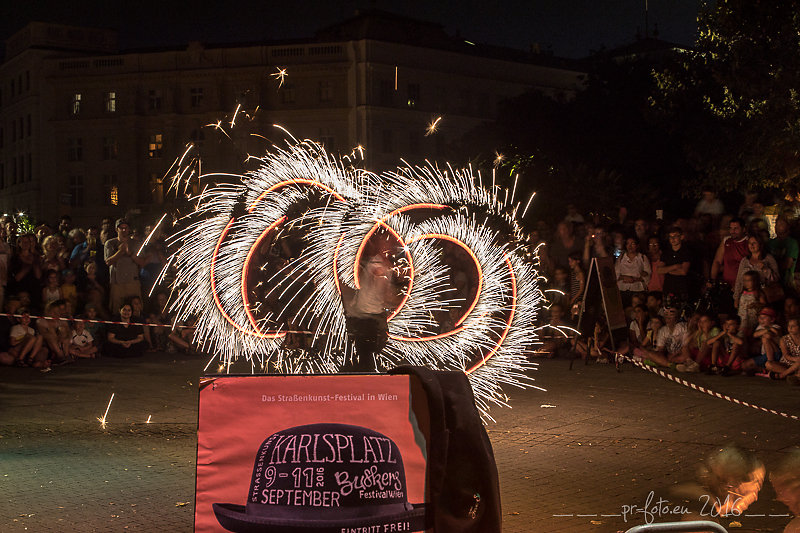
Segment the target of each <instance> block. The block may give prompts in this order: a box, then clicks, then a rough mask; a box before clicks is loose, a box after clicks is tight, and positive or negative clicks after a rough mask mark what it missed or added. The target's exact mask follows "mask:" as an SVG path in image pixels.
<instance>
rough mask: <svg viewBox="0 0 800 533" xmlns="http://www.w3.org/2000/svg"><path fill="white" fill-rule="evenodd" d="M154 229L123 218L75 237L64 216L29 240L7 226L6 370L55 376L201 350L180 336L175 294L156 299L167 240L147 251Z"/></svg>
mask: <svg viewBox="0 0 800 533" xmlns="http://www.w3.org/2000/svg"><path fill="white" fill-rule="evenodd" d="M151 229H152V228H151V227H144V228H141V230H142V231H143V233H140V232H139V228H135V227H133V226H132V225H131V223H129V221H128V220H126V219H124V218H120V219H117V220H116V221H115V220H113V219H111V218H104V219H102V221H101V223H100V225H99V226H90V227H88V228H86V229H82V228H75V227H73V226H72V220H71V218H70V217H69V216H62V217H61V219H60V220H59V221H58V224H57V225H55V226H50V225H48V224H41V225H39V226H37V227H36V228H35V229H34V231H32V232H20V231H19V228H18V226H17V223H16V221H15V220H14V219H13V218H12V217H9V216H4V217H2V218H0V309H2V310H3V313H2V315H0V365H6V366H8V365H16V366H32V367H35V368H39V369H41V370H44V371H46V370H47V369H49V368H50V367H51V366H52V365H59V364H65V363H70V362H74V361H76V360H77V359H80V358H95V357H98V356H100V355H107V356H112V357H134V356H138V355H142V354H143V353H144V352H145V351H148V350H149V351H155V350H165V351H173V350H179V349H180V350H185V351H193V350H194V347H193V346H192V345H191V344H190V342H189V339H190V335H189V334H187V331H189V332H190V331H191V328H180V329H178V330H176V331H173V329H172V326H173V321H172V317H171V316H170V315H169V314H168V313H167V312H166V304H167V295H166V294H165V293H163V292H156V293H154V294H153V295H152V297H151V296H150V292H151V289H152V287H153V284H154V283H155V281H156V278H157V276H158V275H159V273H160V272H161V271H162V268H163V266H164V264H165V262H166V245H165V243H164V239H163V238H162V237H161V235H160V234H158V233H157V232H156V233H154V234H153V235H152V236H151V237H150V239H148V240H147V242H146V245H144V242H145V240H144V239H143V237H144V236H146V235H149V234H150V231H151Z"/></svg>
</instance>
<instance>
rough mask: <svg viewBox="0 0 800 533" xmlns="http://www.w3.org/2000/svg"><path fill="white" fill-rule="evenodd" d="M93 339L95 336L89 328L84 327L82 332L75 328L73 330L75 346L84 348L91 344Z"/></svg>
mask: <svg viewBox="0 0 800 533" xmlns="http://www.w3.org/2000/svg"><path fill="white" fill-rule="evenodd" d="M93 340H94V338H93V337H92V334H91V333H89V330H88V329H84V330H83V331H81V332H80V333H78V332H77V331H75V330H74V329H73V330H72V344H74V345H75V346H79V347H81V348H83V347H84V346H88V345H89V344H91V343H92V341H93Z"/></svg>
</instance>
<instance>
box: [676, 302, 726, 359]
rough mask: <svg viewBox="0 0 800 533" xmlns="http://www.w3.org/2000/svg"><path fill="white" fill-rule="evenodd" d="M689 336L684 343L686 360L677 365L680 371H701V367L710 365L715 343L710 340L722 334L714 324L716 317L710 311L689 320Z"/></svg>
mask: <svg viewBox="0 0 800 533" xmlns="http://www.w3.org/2000/svg"><path fill="white" fill-rule="evenodd" d="M689 324H690V325H689V330H690V332H689V338H688V339H687V342H686V343H685V344H684V345H683V350H684V354H685V355H686V360H685V361H684V362H683V363H680V364H678V365H676V366H675V368H676V370H678V372H700V367H701V366H704V365H706V366H707V365H708V361H707V359H710V358H712V357H713V356H712V351H713V345H714V343H709V342H708V341H709V340H710V339H711V338H713V337H716V336H718V335H719V334H720V329H719V328H718V327H716V326H715V325H714V318H713V317H712V316H711V315H709V314H708V313H701V314H699V315H698V316H694V317H692V319H691V320H690V321H689Z"/></svg>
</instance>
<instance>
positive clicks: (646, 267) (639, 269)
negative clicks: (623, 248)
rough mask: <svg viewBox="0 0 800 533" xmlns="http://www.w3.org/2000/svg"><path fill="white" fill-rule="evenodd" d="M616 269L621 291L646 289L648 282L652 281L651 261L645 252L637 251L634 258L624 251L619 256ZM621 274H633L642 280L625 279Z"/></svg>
mask: <svg viewBox="0 0 800 533" xmlns="http://www.w3.org/2000/svg"><path fill="white" fill-rule="evenodd" d="M614 270H616V272H617V287H619V290H621V291H638V292H642V291H646V290H647V284H648V283H650V272H651V271H650V261H649V260H648V259H647V258H646V257H645V256H644V254H640V253H637V254H636V255H635V256H633V258H631V257H630V256H628V254H627V253H623V254H622V255H620V256H619V257H618V258H617V262H616V263H615V265H614ZM620 276H633V277H634V278H642V281H634V282H629V281H623V280H621V279H619V278H620Z"/></svg>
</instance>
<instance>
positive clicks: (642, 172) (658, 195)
mask: <svg viewBox="0 0 800 533" xmlns="http://www.w3.org/2000/svg"><path fill="white" fill-rule="evenodd" d="M651 65H652V63H651V62H650V61H649V60H646V61H641V60H620V59H619V58H615V57H613V56H612V55H610V54H603V55H598V56H597V57H595V58H594V60H593V61H592V62H591V66H590V69H589V70H590V72H589V74H588V76H587V78H586V82H585V87H584V88H583V90H581V91H579V92H577V93H576V94H575V95H574V96H573V97H571V98H562V99H553V98H551V97H550V96H547V95H544V94H542V93H539V92H536V91H532V92H529V93H526V94H524V95H522V96H520V97H517V98H514V99H512V100H510V101H508V102H505V103H504V105H502V106H501V108H500V110H499V114H498V115H499V116H498V119H497V121H496V122H495V123H494V124H491V125H486V126H483V127H482V128H480V129H479V130H476V131H475V132H473V135H472V136H471V137H470V138H468V139H466V140H464V143H463V148H464V149H465V151H467V153H470V154H475V153H479V152H481V153H482V154H483V156H484V161H483V162H484V163H485V162H488V161H491V160H492V159H494V158H495V157H496V155H495V152H497V153H499V154H502V155H503V161H502V164H501V165H500V166H499V169H498V176H501V175H502V177H503V178H504V179H505V180H506V183H505V184H507V183H508V182H510V181H512V180H513V176H514V175H515V174H516V173H519V174H520V176H521V179H520V187H527V188H528V189H530V190H535V191H536V192H537V194H538V195H539V196H538V197H539V198H540V199H541V198H545V199H546V200H540V201H537V202H536V203H535V207H536V210H535V212H537V213H538V216H563V213H564V206H565V204H567V203H573V204H576V205H577V206H578V207H579V208H580V209H581V210H583V211H584V212H595V213H605V214H609V215H610V214H613V213H614V212H615V210H616V209H617V208H618V207H620V206H626V207H628V208H629V210H631V211H632V212H634V213H637V212H638V213H640V214H642V215H644V214H652V213H650V211H651V210H653V209H658V208H668V207H669V206H667V205H665V197H667V196H670V195H671V196H675V197H677V196H678V187H677V186H676V181H678V180H679V179H680V178H682V177H684V176H685V175H686V174H687V173H688V172H689V171H690V169H689V168H688V167H687V166H686V165H685V162H684V160H683V155H682V153H681V149H680V146H679V145H678V144H677V143H675V142H674V141H673V140H672V139H671V138H670V136H669V134H668V132H666V131H665V130H664V129H663V128H662V127H661V126H660V125H658V124H656V123H655V122H654V121H653V120H652V117H651V115H652V112H653V109H652V107H651V106H650V101H649V97H650V95H651V94H652V92H653V91H654V90H655V82H654V79H653V76H652V66H651Z"/></svg>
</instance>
